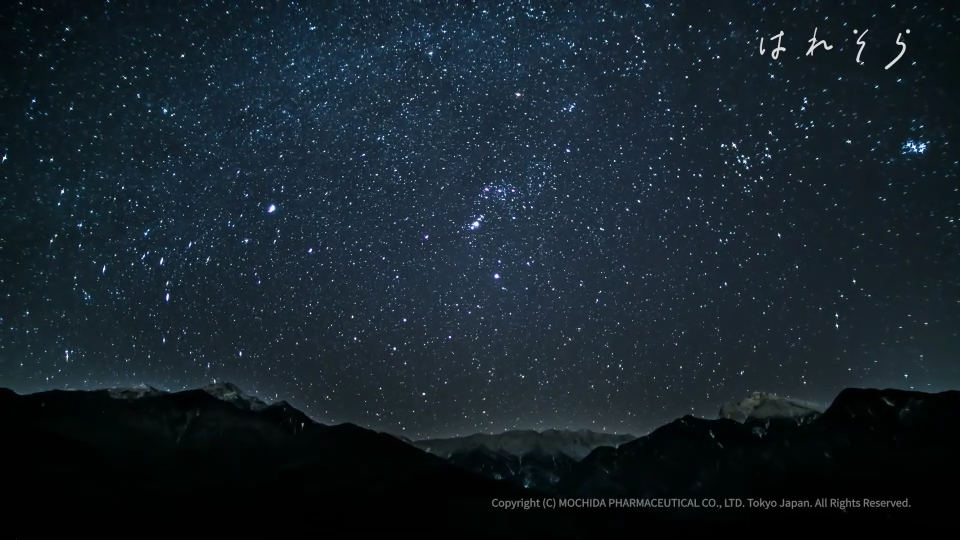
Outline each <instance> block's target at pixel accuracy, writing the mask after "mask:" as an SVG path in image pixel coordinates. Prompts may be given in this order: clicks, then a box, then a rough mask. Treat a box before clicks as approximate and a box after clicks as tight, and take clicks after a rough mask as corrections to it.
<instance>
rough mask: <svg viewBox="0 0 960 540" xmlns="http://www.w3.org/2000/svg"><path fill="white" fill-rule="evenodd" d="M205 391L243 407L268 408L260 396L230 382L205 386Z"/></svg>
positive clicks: (252, 409) (256, 409) (251, 408)
mask: <svg viewBox="0 0 960 540" xmlns="http://www.w3.org/2000/svg"><path fill="white" fill-rule="evenodd" d="M203 391H204V392H206V393H208V394H210V395H211V396H213V397H215V398H217V399H219V400H223V401H226V402H227V403H230V404H232V405H235V406H237V407H239V408H241V409H247V410H251V411H259V410H262V409H266V408H267V406H268V405H267V404H266V402H264V401H263V400H261V399H260V398H257V397H254V396H251V395H249V394H247V393H246V392H244V391H243V390H241V389H240V388H239V387H238V386H237V385H235V384H233V383H229V382H222V383H214V384H209V385H207V386H204V387H203Z"/></svg>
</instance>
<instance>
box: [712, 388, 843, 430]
mask: <svg viewBox="0 0 960 540" xmlns="http://www.w3.org/2000/svg"><path fill="white" fill-rule="evenodd" d="M826 408H827V407H826V405H823V404H820V403H815V402H812V401H802V400H799V399H792V398H786V397H780V396H777V395H774V394H768V393H766V392H754V393H753V394H751V395H750V396H749V397H747V398H746V399H743V400H741V401H736V402H733V403H727V404H725V405H723V406H722V407H720V418H727V419H730V420H735V421H737V422H740V423H746V422H747V421H749V420H759V421H767V420H795V421H797V422H798V423H806V422H808V421H810V420H812V419H814V418H816V417H818V416H820V415H821V414H823V411H825V410H826Z"/></svg>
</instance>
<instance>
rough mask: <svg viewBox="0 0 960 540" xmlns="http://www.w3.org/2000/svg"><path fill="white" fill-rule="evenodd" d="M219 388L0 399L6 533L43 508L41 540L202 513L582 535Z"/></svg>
mask: <svg viewBox="0 0 960 540" xmlns="http://www.w3.org/2000/svg"><path fill="white" fill-rule="evenodd" d="M221 390H224V391H221V392H210V391H208V389H200V390H190V391H185V392H178V393H165V392H159V391H156V392H155V391H149V390H148V391H139V390H131V391H126V392H124V391H116V390H104V391H90V392H85V391H50V392H42V393H38V394H31V395H23V396H21V395H17V394H15V393H13V392H11V391H9V390H0V432H2V433H3V445H4V450H5V454H6V456H5V459H4V460H3V461H0V477H2V478H3V479H4V485H3V487H4V489H5V491H6V492H7V493H8V495H10V497H8V499H10V500H12V501H14V502H12V503H8V504H7V506H6V508H5V509H6V510H7V512H8V516H10V517H11V518H13V519H12V520H8V521H7V524H8V525H9V526H11V527H12V526H13V525H12V523H14V522H15V518H16V516H20V515H22V516H29V515H32V510H33V509H34V508H35V506H36V504H38V501H42V505H43V508H45V509H48V510H51V511H56V513H57V514H58V515H60V516H62V519H60V520H53V521H46V522H36V521H32V522H31V524H30V526H31V530H33V531H34V532H35V531H37V530H44V531H47V532H50V531H53V530H56V529H51V527H53V528H55V527H57V526H62V525H70V526H71V527H79V526H81V524H83V523H87V524H96V523H117V522H118V520H119V521H123V522H126V523H132V522H134V521H137V522H142V523H150V524H151V527H152V528H153V529H154V530H155V531H166V532H171V531H174V530H180V528H181V527H182V525H178V523H180V522H181V521H182V520H184V519H187V518H188V517H189V516H192V515H194V514H199V515H198V516H196V518H190V519H188V521H196V522H198V523H199V522H202V523H207V524H216V526H217V527H218V530H219V531H221V532H222V531H224V530H228V529H230V528H231V527H233V528H235V529H234V530H236V528H240V529H242V531H239V532H244V531H246V532H249V530H250V529H249V527H255V526H256V527H265V526H267V525H269V526H270V527H271V529H270V530H271V531H276V530H277V527H284V526H289V527H291V528H294V529H297V530H311V528H316V527H317V526H320V524H322V527H323V528H324V529H325V530H329V528H330V527H334V526H335V527H343V526H349V527H353V528H364V527H371V526H373V527H376V526H380V527H383V526H390V527H391V528H425V527H429V528H443V529H444V530H462V531H466V530H471V531H474V530H484V531H501V532H505V531H515V530H517V529H518V528H521V529H522V528H526V527H531V528H534V529H536V530H538V531H539V530H542V531H551V530H554V528H559V529H563V528H568V527H574V525H575V524H574V522H572V521H571V522H566V521H565V519H566V518H564V516H562V515H549V516H545V515H538V514H534V513H515V512H507V511H504V510H500V509H497V508H493V506H492V505H491V501H492V500H493V499H501V500H517V499H522V498H531V497H537V496H538V494H537V493H531V492H528V491H523V490H521V489H519V488H515V487H512V486H510V485H507V484H504V483H500V482H494V481H492V480H488V479H484V478H482V477H480V476H478V475H475V474H472V473H470V472H467V471H465V470H463V469H461V468H459V467H456V466H454V465H452V464H450V463H448V462H446V461H445V460H443V459H441V458H439V457H436V456H433V455H430V454H428V453H426V452H423V451H421V450H418V449H416V448H414V447H412V446H410V445H409V444H406V443H404V442H402V441H400V440H398V439H396V438H394V437H392V436H389V435H386V434H381V433H376V432H373V431H370V430H366V429H363V428H360V427H358V426H354V425H351V424H343V425H338V426H325V425H322V424H318V423H316V422H313V421H312V420H310V419H309V418H307V417H306V416H305V415H303V413H301V412H300V411H297V410H296V409H294V408H292V407H290V406H289V405H288V404H286V403H283V402H281V403H278V404H273V405H266V404H263V406H260V405H257V406H256V407H251V406H250V400H248V399H241V398H242V397H243V396H241V395H240V394H239V393H237V392H234V391H233V389H232V388H230V387H226V386H225V387H223V388H221ZM137 396H138V397H137ZM68 516H73V517H72V518H68ZM377 516H379V518H377V519H372V520H360V518H376V517H377ZM98 520H102V521H98ZM278 520H280V521H278ZM307 522H309V523H307ZM45 527H46V528H45ZM164 527H168V528H167V529H165V528H164ZM301 527H302V529H301ZM191 530H193V529H191ZM69 531H70V532H73V533H77V532H80V530H79V529H76V528H74V529H70V530H69ZM61 532H64V531H61Z"/></svg>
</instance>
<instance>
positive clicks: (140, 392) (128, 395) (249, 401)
mask: <svg viewBox="0 0 960 540" xmlns="http://www.w3.org/2000/svg"><path fill="white" fill-rule="evenodd" d="M202 390H203V391H204V392H206V393H208V394H210V395H211V396H213V397H215V398H217V399H219V400H221V401H225V402H227V403H229V404H231V405H233V406H235V407H237V408H238V409H243V410H245V411H262V410H264V409H266V408H267V407H269V405H268V404H267V403H266V402H265V401H263V400H261V399H260V398H257V397H255V396H251V395H250V394H247V393H246V392H244V391H243V390H241V389H240V388H239V387H238V386H237V385H235V384H233V383H230V382H221V383H214V384H209V385H207V386H204V387H203V389H202ZM107 393H108V394H109V395H110V397H112V398H114V399H141V398H148V397H156V396H163V395H168V394H170V392H167V391H165V390H159V389H157V388H154V387H152V386H148V385H146V384H138V385H137V386H131V387H128V388H110V389H108V390H107Z"/></svg>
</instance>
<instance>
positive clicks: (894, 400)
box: [559, 389, 960, 518]
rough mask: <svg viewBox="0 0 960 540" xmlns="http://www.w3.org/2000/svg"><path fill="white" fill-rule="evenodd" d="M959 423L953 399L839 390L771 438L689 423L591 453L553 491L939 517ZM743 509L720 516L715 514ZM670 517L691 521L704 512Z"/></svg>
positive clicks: (720, 423) (954, 474) (725, 422)
mask: <svg viewBox="0 0 960 540" xmlns="http://www.w3.org/2000/svg"><path fill="white" fill-rule="evenodd" d="M958 416H960V392H943V393H940V394H925V393H922V392H906V391H900V390H861V389H847V390H844V391H843V392H841V393H840V395H839V396H838V397H837V398H836V399H835V400H834V402H833V403H832V404H831V405H830V407H829V408H828V409H827V410H826V411H825V412H824V413H823V414H822V415H818V416H817V417H816V418H815V419H813V420H811V421H809V422H796V421H794V422H784V423H781V424H779V426H778V427H777V428H776V429H766V430H763V429H761V430H758V429H756V428H757V427H758V426H757V425H756V423H757V422H761V420H759V419H748V421H747V422H746V423H740V422H736V421H733V420H730V419H719V420H704V419H700V418H694V417H692V416H686V417H684V418H682V419H679V420H676V421H674V422H671V423H670V424H667V425H665V426H663V427H661V428H659V429H657V430H655V431H654V432H653V433H651V434H650V435H648V436H645V437H641V438H639V439H637V440H635V441H633V442H629V443H626V444H623V445H621V446H620V447H619V448H616V449H614V448H599V449H597V450H595V451H594V452H593V453H591V454H590V455H589V456H588V457H587V458H585V459H584V460H582V461H581V462H579V463H577V464H576V466H575V467H574V470H573V471H572V472H571V473H570V474H569V475H567V476H566V477H564V478H563V479H562V481H561V484H560V486H559V491H560V493H563V494H564V495H565V496H576V497H601V498H607V497H635V498H682V499H694V500H703V499H707V498H711V499H714V500H716V501H723V500H725V499H728V498H733V499H738V500H740V501H741V502H745V501H746V499H747V498H753V499H758V500H759V499H764V500H767V501H783V500H804V501H808V502H809V503H811V504H815V503H816V501H817V500H818V499H824V498H826V500H827V507H824V508H814V509H812V510H810V511H809V512H812V513H823V514H826V515H831V516H833V517H836V516H837V515H840V512H841V511H840V510H839V508H838V507H835V506H830V502H829V500H830V499H837V500H848V499H849V500H853V501H859V502H858V503H857V504H859V505H861V506H862V505H863V504H862V503H863V501H864V500H865V499H870V500H881V499H882V500H887V501H893V500H896V501H901V503H902V502H903V501H907V500H909V501H912V504H911V507H910V508H908V509H904V508H897V507H894V508H881V509H877V508H873V509H865V508H856V507H855V506H854V507H848V508H845V509H844V510H843V512H853V513H854V514H855V515H862V516H867V517H871V518H880V517H883V518H897V517H904V516H908V515H924V516H927V517H938V516H939V515H940V514H939V512H942V511H945V510H946V506H945V505H947V504H952V497H953V496H954V495H953V493H952V489H953V488H952V486H953V485H955V484H956V482H958V481H960V463H958V461H957V459H956V456H957V455H960V439H958V438H957V437H956V436H955V431H956V428H955V425H956V418H957V417H958ZM768 420H769V419H767V420H763V421H762V422H764V423H765V422H767V421H768ZM943 490H948V491H947V492H946V493H944V492H943ZM781 506H782V505H781ZM748 510H749V509H748V508H740V509H727V510H726V511H725V513H724V514H723V515H724V516H727V517H729V516H733V515H736V513H737V512H738V511H748ZM772 511H773V512H776V511H778V509H772ZM858 511H859V512H860V513H859V514H857V512H858ZM667 513H668V514H670V515H674V516H691V515H703V514H704V513H707V514H709V510H708V509H693V508H687V509H680V510H675V511H669V512H667ZM787 515H794V516H798V514H796V513H794V514H787ZM804 515H808V516H809V515H811V514H810V513H806V514H804Z"/></svg>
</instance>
